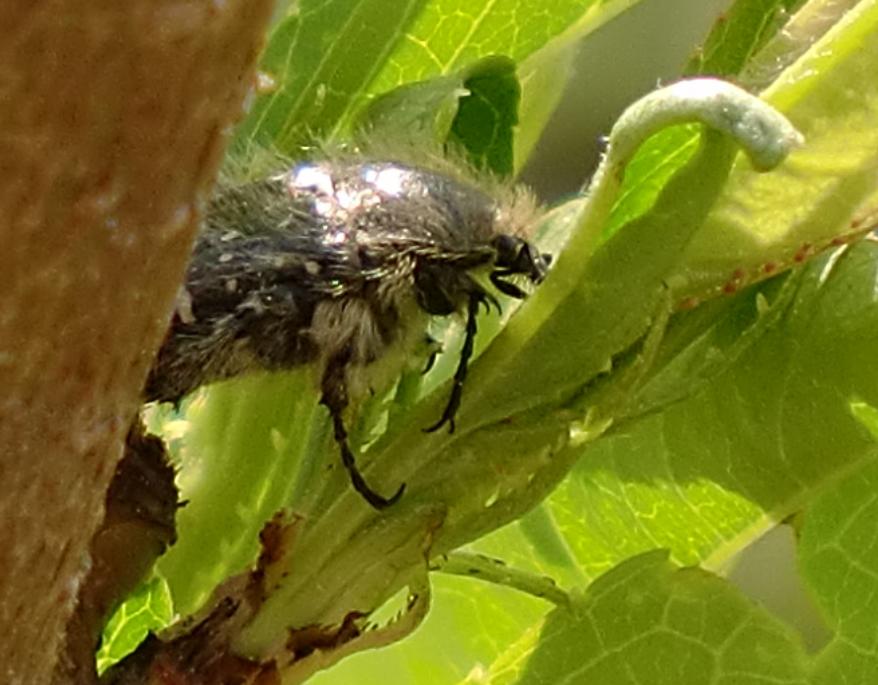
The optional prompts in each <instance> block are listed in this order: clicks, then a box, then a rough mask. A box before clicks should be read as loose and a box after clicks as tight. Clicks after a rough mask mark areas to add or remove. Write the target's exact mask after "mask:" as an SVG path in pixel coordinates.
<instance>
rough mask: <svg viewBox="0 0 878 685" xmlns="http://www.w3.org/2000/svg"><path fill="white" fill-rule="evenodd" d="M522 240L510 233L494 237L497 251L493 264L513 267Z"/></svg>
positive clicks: (518, 254) (519, 251)
mask: <svg viewBox="0 0 878 685" xmlns="http://www.w3.org/2000/svg"><path fill="white" fill-rule="evenodd" d="M521 246H522V240H521V239H520V238H516V237H514V236H511V235H506V234H501V235H498V236H497V237H495V238H494V249H495V250H496V251H497V258H496V259H495V264H496V265H497V266H500V267H507V268H515V264H516V262H518V260H519V256H520V254H521Z"/></svg>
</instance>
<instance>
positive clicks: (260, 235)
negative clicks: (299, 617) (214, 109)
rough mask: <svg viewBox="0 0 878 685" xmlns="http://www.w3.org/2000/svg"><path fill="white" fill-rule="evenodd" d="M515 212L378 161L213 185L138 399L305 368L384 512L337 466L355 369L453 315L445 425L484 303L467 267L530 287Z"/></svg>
mask: <svg viewBox="0 0 878 685" xmlns="http://www.w3.org/2000/svg"><path fill="white" fill-rule="evenodd" d="M516 205H524V206H526V207H527V206H528V200H527V198H526V197H525V196H523V195H522V194H520V193H519V194H516V195H512V196H510V197H507V198H503V199H497V198H494V197H493V196H492V195H490V194H488V193H486V192H484V191H482V190H481V189H480V188H479V187H477V186H476V185H475V184H474V183H472V182H468V181H467V180H464V179H462V178H458V177H455V176H452V175H450V174H446V173H440V172H435V171H430V170H426V169H422V168H419V167H414V166H409V165H406V164H402V163H398V162H393V161H386V162H382V161H377V162H365V163H364V162H362V161H360V162H356V161H349V162H339V161H333V162H329V161H327V162H314V163H304V164H301V165H298V166H295V167H293V168H292V169H291V170H289V171H287V172H284V173H281V174H278V175H276V176H273V177H270V178H268V179H265V180H261V181H258V182H254V183H250V184H246V185H242V186H237V187H232V188H227V189H225V190H223V191H221V192H219V193H218V194H217V195H216V197H215V198H214V200H213V201H212V203H211V205H210V207H209V209H208V212H207V216H206V219H205V227H204V230H203V231H202V233H201V236H200V237H199V240H198V242H197V244H196V247H195V251H194V254H193V257H192V261H191V264H190V267H189V271H188V274H187V278H186V285H185V288H184V290H183V291H182V293H181V298H180V302H179V304H178V307H177V311H176V313H175V315H174V319H173V322H172V325H171V329H170V331H169V334H168V337H167V339H166V341H165V343H164V345H163V346H162V348H161V350H160V351H159V354H158V357H157V359H156V362H155V364H154V366H153V369H152V371H151V373H150V375H149V379H148V381H147V387H146V396H147V400H160V401H177V400H179V399H180V398H181V397H182V396H184V395H185V394H187V393H189V392H191V391H193V390H195V389H196V388H198V387H200V386H201V385H205V384H207V383H211V382H214V381H217V380H221V379H224V378H230V377H233V376H237V375H241V374H244V373H247V372H250V371H255V370H279V369H290V368H293V367H296V366H300V365H303V364H312V363H313V364H317V365H318V368H319V369H320V372H321V390H322V393H323V396H322V399H321V401H322V403H323V404H325V405H326V406H327V407H328V408H329V410H330V414H331V415H332V417H333V422H334V427H335V435H336V439H337V440H338V441H339V444H340V447H341V449H342V457H343V460H344V462H345V465H346V466H347V467H348V469H349V471H351V477H352V479H353V480H354V485H355V487H357V489H358V490H359V491H360V492H361V493H362V494H363V495H364V496H365V497H366V499H367V500H369V501H370V503H372V504H373V505H374V506H378V507H380V506H385V505H387V504H388V503H389V502H390V501H392V500H393V498H391V500H385V499H384V498H381V497H380V496H378V495H376V494H375V493H374V492H372V491H371V490H369V488H368V486H366V484H365V482H363V481H362V478H361V477H360V476H359V473H358V472H356V469H355V467H354V466H353V455H351V454H350V451H349V450H348V448H347V440H346V431H345V429H344V424H343V422H342V418H341V417H342V413H343V411H344V409H345V407H346V406H347V405H348V402H349V395H354V396H359V395H360V394H362V393H363V392H364V391H366V390H367V389H368V387H370V386H371V385H373V384H375V383H376V381H375V379H372V378H369V373H368V370H369V369H370V368H373V367H376V368H377V367H378V366H380V364H378V362H381V361H383V360H384V359H386V358H387V357H388V356H389V355H388V353H389V352H391V351H393V350H397V351H399V352H401V353H403V354H405V355H406V356H410V355H411V352H412V351H413V350H412V348H413V347H414V346H416V345H417V344H421V343H422V342H423V340H424V338H425V323H426V315H441V316H444V315H448V314H452V313H455V312H461V313H464V312H465V313H467V316H468V320H467V341H465V344H464V351H463V352H462V355H461V364H460V367H459V369H458V374H456V376H455V389H454V391H453V394H452V398H451V401H450V402H449V407H448V409H447V410H446V412H445V414H443V417H442V420H441V421H440V422H439V424H437V426H436V427H438V426H439V425H442V424H443V423H449V424H450V425H451V426H452V428H453V418H454V417H453V414H454V411H455V410H456V408H457V404H458V403H459V400H460V391H461V388H462V383H463V377H464V376H465V374H466V363H467V361H468V359H469V356H470V354H471V353H472V337H473V336H474V335H475V324H476V322H475V316H476V313H477V310H478V306H479V304H485V303H487V302H491V301H493V297H492V296H491V295H490V294H489V293H488V292H486V290H485V288H484V287H483V286H482V285H481V284H480V283H479V282H478V281H477V280H475V279H474V278H473V276H472V272H473V271H475V270H478V269H486V270H487V271H488V272H489V273H490V279H491V282H492V283H493V284H494V286H495V287H497V288H498V289H499V290H501V291H502V292H506V293H507V294H510V295H513V296H519V297H520V296H522V295H523V293H522V292H521V291H520V290H519V289H518V288H517V286H515V285H514V284H512V283H509V282H507V281H506V280H505V278H506V277H507V276H509V275H513V274H523V275H524V276H525V277H527V278H528V279H530V280H531V281H532V282H539V281H540V280H542V278H543V276H544V275H545V271H546V268H547V265H548V258H547V257H545V256H543V255H540V254H539V253H537V252H536V251H535V250H534V249H533V248H532V246H531V245H530V244H529V243H528V242H526V241H525V240H523V239H521V238H518V237H516V236H515V235H514V234H515V232H516V231H517V230H519V227H518V226H516V225H515V222H516V221H517V220H518V218H519V217H520V215H521V213H522V212H521V207H520V206H516ZM528 212H529V210H528V209H526V211H525V214H527V213H528ZM527 220H529V217H526V219H524V221H527ZM400 366H401V365H400V364H397V365H396V368H395V373H398V372H399V371H400V370H401V369H400ZM364 371H365V372H366V373H362V372H364ZM389 371H390V373H393V372H394V369H390V370H389ZM364 378H365V380H363V379H364ZM364 386H366V387H364ZM364 489H365V490H366V492H364ZM398 494H399V493H398Z"/></svg>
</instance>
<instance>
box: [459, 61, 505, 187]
mask: <svg viewBox="0 0 878 685" xmlns="http://www.w3.org/2000/svg"><path fill="white" fill-rule="evenodd" d="M477 64H478V65H479V68H478V69H471V70H470V73H469V75H468V77H467V79H466V80H465V81H464V83H463V85H464V88H466V90H467V91H468V92H469V96H468V97H466V98H463V99H462V100H461V102H460V111H459V112H458V114H457V116H456V117H455V118H454V124H453V126H452V128H451V137H450V140H451V142H452V143H454V144H457V145H458V146H460V147H462V148H463V149H465V150H467V151H468V152H469V157H470V160H471V162H472V164H473V166H474V167H475V168H477V169H485V170H490V171H491V172H493V173H494V174H495V175H496V176H498V177H509V176H511V175H512V172H513V170H514V163H513V159H512V143H513V129H514V127H515V125H516V124H517V123H518V99H519V97H520V95H521V89H520V88H519V86H518V79H517V78H516V76H515V62H513V61H512V60H509V59H503V58H495V59H491V60H483V61H482V62H479V63H477Z"/></svg>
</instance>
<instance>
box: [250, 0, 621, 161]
mask: <svg viewBox="0 0 878 685" xmlns="http://www.w3.org/2000/svg"><path fill="white" fill-rule="evenodd" d="M633 4H636V0H615V1H613V2H599V1H598V0H552V2H550V3H549V4H546V3H541V4H528V3H522V2H520V1H519V0H499V1H497V2H492V3H490V4H485V5H483V6H481V7H479V6H478V5H466V4H464V5H460V3H459V2H457V0H406V1H405V2H398V1H397V0H328V1H327V0H303V1H302V2H300V3H298V4H297V5H296V7H295V10H294V11H293V12H291V13H290V14H288V15H287V16H286V17H285V18H284V19H282V20H281V21H280V22H279V23H278V24H277V25H276V27H275V29H274V31H273V32H272V35H271V36H270V38H269V42H268V46H267V48H266V51H265V54H264V56H263V59H262V70H263V71H264V73H265V74H266V75H268V76H269V77H270V78H271V80H272V82H273V83H274V87H273V88H271V89H270V90H268V91H266V92H261V93H258V94H257V97H256V100H255V102H254V104H253V107H252V110H251V112H250V114H249V116H248V117H247V119H246V121H245V122H244V123H243V124H242V126H240V127H239V129H238V132H237V135H236V141H235V143H234V148H235V149H237V150H238V151H239V152H241V151H243V150H246V149H247V148H249V147H250V146H251V145H253V144H255V145H257V146H260V147H265V146H273V147H274V148H275V149H277V150H280V151H282V152H285V153H288V154H289V153H294V152H295V151H296V150H297V149H298V147H299V146H301V145H304V144H308V143H311V142H313V140H314V139H315V138H317V139H321V138H322V139H326V138H329V139H334V138H338V137H343V136H345V135H347V134H348V133H349V132H350V129H351V126H352V124H353V122H354V121H355V120H356V118H357V116H358V114H359V112H360V111H361V110H362V108H363V107H364V106H366V105H367V104H368V102H369V101H370V100H372V99H373V98H375V97H376V96H378V95H381V94H382V93H387V92H389V91H391V90H393V89H394V88H396V87H398V86H401V85H403V84H407V83H414V82H419V81H425V80H427V79H431V78H434V77H436V76H442V75H446V74H450V73H453V72H454V71H456V70H459V69H461V68H462V67H464V66H465V65H467V64H471V63H474V62H476V61H478V60H480V59H482V58H484V57H488V56H489V55H505V56H507V57H508V58H510V59H512V60H513V61H515V62H517V63H518V62H521V61H522V60H524V59H525V58H527V57H528V56H530V55H534V54H535V53H537V52H538V51H539V50H540V49H541V48H544V47H546V46H548V45H549V43H550V42H552V41H553V40H554V39H558V38H559V37H560V36H561V35H562V34H564V35H565V36H567V40H572V39H573V38H575V37H579V36H581V35H584V34H585V33H587V32H588V31H590V30H593V29H594V28H596V27H597V26H600V25H601V24H602V23H604V22H606V21H608V20H609V19H610V18H612V17H613V16H615V15H616V14H618V13H619V12H620V11H622V10H624V9H626V8H627V7H629V6H631V5H633ZM552 54H553V55H554V54H555V53H554V52H553V53H552ZM558 58H559V59H560V60H561V61H562V62H563V61H564V60H563V57H561V56H560V55H559V57H558ZM553 59H554V58H553ZM545 60H546V58H545V57H544V58H543V62H545ZM559 86H560V83H556V84H555V88H554V89H553V90H554V91H555V97H557V92H559V91H560V88H559ZM540 92H541V94H542V95H543V96H544V97H547V100H546V101H547V102H551V101H552V100H553V99H554V98H553V97H548V96H549V93H548V92H547V91H546V90H545V88H543V89H542V90H541V91H540ZM529 111H530V110H529ZM535 111H540V110H539V108H535ZM541 116H543V117H544V116H545V111H541ZM542 121H543V119H542V118H540V124H541V122H542Z"/></svg>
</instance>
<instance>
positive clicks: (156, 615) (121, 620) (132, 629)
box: [97, 575, 174, 673]
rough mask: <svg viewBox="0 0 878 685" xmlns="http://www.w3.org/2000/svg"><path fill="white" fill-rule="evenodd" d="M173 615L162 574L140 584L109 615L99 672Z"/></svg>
mask: <svg viewBox="0 0 878 685" xmlns="http://www.w3.org/2000/svg"><path fill="white" fill-rule="evenodd" d="M173 616H174V609H173V605H172V603H171V593H170V592H169V591H168V586H167V583H166V582H165V580H164V578H162V577H161V576H159V575H156V576H154V577H153V578H152V579H151V580H149V581H148V582H146V583H144V584H143V585H141V586H140V587H139V588H138V589H137V590H136V591H135V592H134V594H132V595H131V596H130V597H129V598H128V599H127V600H125V602H124V603H123V604H122V605H121V606H120V607H119V608H118V609H117V610H116V611H115V613H114V614H113V615H112V617H110V620H109V622H108V623H107V625H106V627H105V628H104V634H103V638H102V640H101V648H100V650H99V651H98V654H97V667H98V672H99V673H103V672H104V671H105V670H106V669H108V668H109V667H110V666H112V665H113V664H114V663H116V662H117V661H119V660H120V659H121V658H122V657H124V656H126V655H127V654H128V653H129V652H131V651H132V650H133V649H134V648H135V647H137V645H138V644H139V643H140V642H141V640H143V638H145V637H146V635H147V634H148V633H149V632H150V631H155V630H160V629H162V628H164V627H165V626H166V625H168V623H170V622H171V619H172V618H173Z"/></svg>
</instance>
